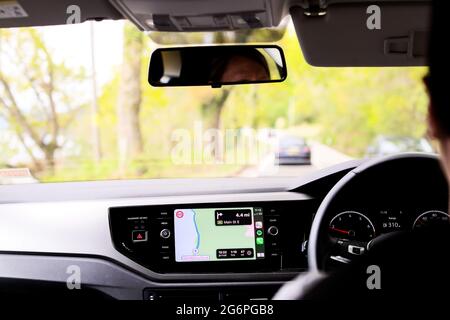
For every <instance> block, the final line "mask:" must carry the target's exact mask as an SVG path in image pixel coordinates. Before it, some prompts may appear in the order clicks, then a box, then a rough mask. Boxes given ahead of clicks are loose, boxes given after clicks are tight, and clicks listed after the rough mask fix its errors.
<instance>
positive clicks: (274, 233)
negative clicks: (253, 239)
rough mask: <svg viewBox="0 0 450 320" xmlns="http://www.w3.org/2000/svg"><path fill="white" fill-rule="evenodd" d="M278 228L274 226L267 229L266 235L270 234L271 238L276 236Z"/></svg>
mask: <svg viewBox="0 0 450 320" xmlns="http://www.w3.org/2000/svg"><path fill="white" fill-rule="evenodd" d="M278 232H279V231H278V227H276V226H271V227H269V229H267V233H268V234H270V235H271V236H277V235H278Z"/></svg>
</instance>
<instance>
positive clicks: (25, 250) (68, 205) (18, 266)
mask: <svg viewBox="0 0 450 320" xmlns="http://www.w3.org/2000/svg"><path fill="white" fill-rule="evenodd" d="M361 163H362V161H353V162H348V163H345V164H341V165H339V166H336V167H332V168H329V169H326V170H321V171H318V172H317V173H315V174H314V175H313V176H310V177H307V178H303V179H302V180H300V178H286V179H278V178H267V179H206V180H202V179H199V180H192V181H187V180H172V181H134V182H133V181H128V182H120V181H116V182H96V183H63V184H48V185H29V186H3V187H1V188H0V194H3V197H2V203H1V204H0V212H1V222H2V223H1V224H0V255H1V258H0V259H1V261H2V263H1V264H0V278H1V279H3V280H1V281H0V294H2V293H5V292H4V290H6V289H4V288H6V287H5V284H4V283H5V281H8V286H9V287H8V290H9V289H11V283H12V284H13V285H14V284H17V288H18V289H17V292H18V294H22V293H24V292H22V291H21V290H20V289H21V288H26V292H27V293H26V294H28V295H29V294H30V288H36V292H37V294H39V293H40V292H42V288H43V287H45V288H47V289H48V288H50V289H49V290H47V291H46V292H50V293H52V294H56V295H59V294H60V293H59V292H65V293H67V292H68V290H67V286H68V285H70V283H71V281H73V276H74V275H75V273H76V272H75V271H78V272H79V276H80V278H79V282H80V284H81V287H82V288H84V289H86V290H85V291H83V290H78V291H83V293H84V294H83V295H82V297H86V293H87V292H91V293H92V294H91V295H88V296H95V297H102V298H114V299H146V300H157V299H161V300H167V299H176V298H183V299H202V300H208V301H225V300H233V299H247V300H248V299H270V298H271V297H272V296H273V294H274V293H275V292H276V291H277V290H278V289H279V288H280V287H281V286H282V285H283V284H284V283H285V282H286V281H289V280H291V279H293V278H294V277H295V276H297V275H298V274H299V273H301V272H304V271H306V270H308V257H307V244H308V239H309V232H310V229H311V225H312V221H313V218H314V215H315V213H316V212H317V210H318V208H319V206H320V205H321V203H322V201H323V199H324V197H325V196H326V194H327V193H328V192H329V191H330V189H332V188H333V186H334V185H335V184H336V183H337V182H338V181H339V180H340V179H341V178H342V177H344V176H345V175H346V174H347V173H348V172H350V171H351V170H352V169H354V168H355V167H357V166H358V165H359V164H361ZM422 178H424V179H425V175H424V176H423V177H422ZM422 178H421V177H418V178H417V183H421V182H422V181H423V180H421V179H422ZM194 183H195V187H194ZM191 184H192V185H193V187H192V188H190V189H189V188H188V189H187V188H186V186H188V185H191ZM236 185H239V187H238V188H237V187H236ZM402 187H403V188H404V187H405V185H404V184H402V183H401V181H400V182H398V185H396V184H392V183H391V184H390V186H389V187H385V188H384V189H383V188H381V189H379V192H380V193H379V194H377V192H375V193H373V192H371V193H367V194H366V193H365V192H363V190H368V189H367V186H362V185H361V186H357V188H356V190H359V191H358V192H360V193H358V192H357V193H354V192H351V193H347V194H345V193H344V196H342V199H340V200H339V201H336V206H335V207H334V208H333V210H334V211H333V212H335V213H336V214H335V215H334V216H333V217H331V218H330V224H329V225H330V230H329V232H330V236H332V237H336V238H340V239H344V240H345V239H346V238H349V237H350V238H351V237H354V238H355V239H356V238H357V237H360V238H361V239H362V240H370V238H372V237H375V236H378V235H380V234H382V233H386V232H390V231H392V230H397V229H403V228H405V229H409V228H412V227H420V225H422V224H425V223H426V222H427V220H429V219H434V220H437V219H443V218H447V219H448V216H447V215H446V210H447V209H446V206H445V203H444V202H443V201H442V199H443V198H444V197H442V196H441V194H439V193H434V192H433V190H434V189H433V188H432V186H429V187H428V190H429V191H430V195H431V194H434V195H435V196H430V197H428V196H427V195H425V196H422V197H421V196H420V192H421V191H419V189H420V188H419V189H418V190H416V191H417V192H410V191H411V190H414V188H413V186H412V185H411V186H410V188H408V190H406V189H404V190H403V191H402V189H401V188H402ZM196 188H197V189H196ZM239 188H240V190H237V189H239ZM392 188H394V189H395V190H397V191H398V192H397V194H396V195H395V196H394V194H393V193H392ZM399 188H400V189H399ZM18 190H21V192H22V194H21V195H18V193H17V191H18ZM136 190H139V192H140V193H139V192H135V191H136ZM143 190H146V191H143ZM186 190H190V192H186ZM353 190H355V189H353ZM420 190H422V189H420ZM25 195H28V196H25ZM132 195H134V196H132ZM349 199H350V200H351V201H349ZM380 199H388V201H384V200H383V201H384V202H383V201H380ZM411 199H413V200H414V201H416V202H414V203H413V202H411ZM391 200H392V201H391ZM403 200H404V201H405V202H404V201H403ZM416 203H421V205H420V206H416V205H415V204H416ZM399 204H400V205H399ZM411 207H414V208H416V209H417V208H420V210H419V209H417V212H416V211H415V212H414V214H413V215H411V214H407V213H408V212H409V211H410V210H412V209H411ZM444 215H445V217H444ZM349 230H351V233H349ZM366 238H367V239H366ZM355 239H351V240H355ZM354 254H357V253H354ZM71 291H77V290H71Z"/></svg>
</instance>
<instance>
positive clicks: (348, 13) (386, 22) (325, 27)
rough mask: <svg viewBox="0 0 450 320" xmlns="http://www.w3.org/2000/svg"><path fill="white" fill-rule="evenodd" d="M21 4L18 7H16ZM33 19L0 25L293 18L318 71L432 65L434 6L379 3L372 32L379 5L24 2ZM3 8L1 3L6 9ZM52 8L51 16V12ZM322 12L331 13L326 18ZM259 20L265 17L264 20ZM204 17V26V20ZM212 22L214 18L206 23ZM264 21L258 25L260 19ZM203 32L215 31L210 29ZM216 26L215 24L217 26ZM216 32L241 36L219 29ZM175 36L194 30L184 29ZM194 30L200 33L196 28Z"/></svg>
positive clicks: (273, 22) (358, 0)
mask: <svg viewBox="0 0 450 320" xmlns="http://www.w3.org/2000/svg"><path fill="white" fill-rule="evenodd" d="M13 2H14V1H13ZM15 2H18V3H19V4H20V5H21V6H22V7H23V8H24V10H25V12H26V13H27V15H28V16H27V17H20V18H6V19H5V18H3V19H0V28H4V27H24V26H41V25H55V24H65V23H66V22H67V19H68V17H69V15H70V13H68V12H67V8H68V7H69V6H71V5H78V6H79V7H80V11H81V17H80V20H81V22H84V21H86V20H103V19H124V18H125V19H129V20H130V21H132V22H133V23H135V24H136V26H137V27H138V28H140V29H141V30H147V31H150V30H162V29H158V28H157V27H155V26H154V27H151V26H149V24H150V23H149V22H146V21H148V20H149V19H148V17H150V18H152V17H156V16H158V17H165V19H167V21H169V22H170V21H175V20H177V19H185V18H189V19H190V18H199V19H197V21H203V22H204V21H205V20H204V19H203V18H205V17H208V18H209V21H214V19H216V18H217V17H220V16H227V17H228V19H232V17H239V16H242V17H243V16H245V15H246V14H248V13H250V14H253V15H254V16H252V17H253V18H255V16H257V17H256V18H258V17H263V18H262V20H261V21H262V23H260V24H259V25H258V23H256V24H252V23H247V25H245V28H260V27H274V26H277V25H279V23H280V21H282V19H283V18H284V17H286V16H288V15H289V14H291V16H292V20H293V22H294V25H295V28H296V32H297V36H298V38H299V42H300V45H301V48H302V51H303V55H304V57H305V59H306V61H307V62H308V63H309V64H311V65H314V66H325V67H330V66H339V67H349V66H421V65H425V64H426V51H427V50H426V49H427V43H428V41H427V40H428V37H427V34H428V32H427V31H428V28H429V23H428V21H429V15H430V14H429V11H430V10H429V9H430V8H431V5H430V3H431V0H379V1H376V4H377V6H379V7H381V10H382V11H381V12H382V15H381V17H382V27H381V28H380V29H377V30H370V29H368V27H366V20H367V19H368V15H370V12H368V11H367V10H368V6H369V5H371V4H373V1H371V0H246V1H244V2H242V1H241V0H227V1H223V0H182V1H181V0H164V1H161V0H16V1H15ZM1 3H2V2H0V5H1ZM49 8H51V10H49ZM318 13H323V14H322V15H320V14H318ZM258 15H259V16H258ZM202 19H203V20H202ZM206 20H207V19H206ZM256 20H258V19H256ZM203 22H201V23H200V24H199V25H198V26H196V29H195V31H211V28H212V26H211V25H205V27H204V30H202V23H203ZM213 24H214V23H213ZM213 28H214V30H216V31H221V30H228V31H230V30H236V29H237V28H238V27H237V26H236V25H235V24H233V23H231V24H227V27H221V26H220V25H216V24H214V26H213ZM172 31H178V32H182V31H188V30H186V29H183V27H181V26H180V24H178V23H176V25H175V26H174V30H172ZM189 31H192V29H191V30H189Z"/></svg>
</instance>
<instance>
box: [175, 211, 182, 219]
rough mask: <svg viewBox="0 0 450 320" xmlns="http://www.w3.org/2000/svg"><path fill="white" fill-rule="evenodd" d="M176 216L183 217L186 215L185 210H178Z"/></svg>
mask: <svg viewBox="0 0 450 320" xmlns="http://www.w3.org/2000/svg"><path fill="white" fill-rule="evenodd" d="M175 216H176V217H177V218H178V219H181V218H183V217H184V212H183V211H177V212H176V213H175Z"/></svg>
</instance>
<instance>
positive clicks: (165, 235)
mask: <svg viewBox="0 0 450 320" xmlns="http://www.w3.org/2000/svg"><path fill="white" fill-rule="evenodd" d="M159 235H160V237H161V238H163V239H169V238H170V230H169V229H163V230H161V232H160V233H159Z"/></svg>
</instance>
